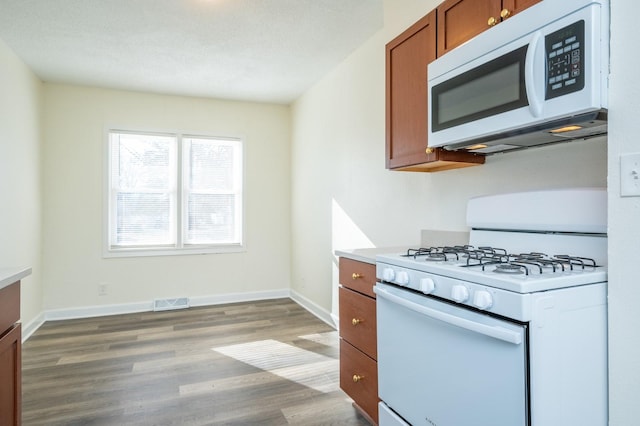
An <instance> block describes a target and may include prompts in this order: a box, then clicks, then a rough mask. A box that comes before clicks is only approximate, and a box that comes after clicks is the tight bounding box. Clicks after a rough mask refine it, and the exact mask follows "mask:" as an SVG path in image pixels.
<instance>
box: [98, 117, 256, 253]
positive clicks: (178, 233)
mask: <svg viewBox="0 0 640 426" xmlns="http://www.w3.org/2000/svg"><path fill="white" fill-rule="evenodd" d="M113 133H125V134H134V135H135V134H138V135H159V136H169V137H175V138H176V158H175V162H176V164H174V165H172V167H173V168H174V170H175V181H174V182H173V183H172V185H175V186H176V199H175V206H174V208H175V212H174V214H175V217H176V219H175V223H174V226H173V228H174V229H173V232H174V233H175V235H174V238H175V241H176V242H175V245H171V246H167V245H156V246H143V247H126V246H125V247H117V246H111V237H112V236H111V232H112V229H113V226H115V221H116V217H115V216H116V215H115V214H114V212H113V211H112V210H113V209H112V200H113V199H112V186H111V178H112V176H111V173H112V170H111V163H112V152H111V134H113ZM185 139H209V140H216V141H230V142H234V143H237V144H238V147H237V148H236V149H239V151H240V155H239V157H240V158H239V166H240V168H241V170H240V173H239V176H238V179H239V182H238V187H239V188H238V192H237V193H238V194H239V200H238V203H239V208H238V210H239V211H238V212H237V215H238V216H239V217H240V219H239V221H238V222H239V223H237V228H238V229H237V231H238V233H239V242H237V243H215V244H206V243H205V244H185V243H184V236H183V235H184V232H186V227H187V221H186V219H185V217H186V214H187V207H186V204H187V201H186V198H185V197H184V196H185V195H186V194H187V193H188V192H187V191H185V190H184V185H185V182H184V179H185V176H184V171H185V163H184V162H185V161H186V159H185V158H184V153H185V142H184V140H185ZM103 152H104V154H105V155H104V171H103V180H104V185H103V188H104V197H103V203H104V207H103V215H104V218H103V243H102V247H103V258H117V257H144V256H176V255H190V254H191V255H193V254H215V253H238V252H244V251H246V242H245V240H246V237H245V228H246V226H245V225H246V214H245V213H246V211H245V204H246V203H245V201H246V200H245V192H246V191H245V182H246V179H245V174H246V171H245V169H246V167H245V162H246V144H245V141H244V138H243V137H238V136H215V135H204V134H202V133H201V132H182V131H157V130H154V131H145V130H140V129H136V130H131V129H129V128H123V127H108V128H105V132H104V150H103Z"/></svg>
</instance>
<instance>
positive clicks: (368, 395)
mask: <svg viewBox="0 0 640 426" xmlns="http://www.w3.org/2000/svg"><path fill="white" fill-rule="evenodd" d="M340 387H341V388H342V390H343V391H345V392H346V393H347V395H349V396H350V397H351V399H353V402H355V403H356V405H358V407H360V408H361V409H362V410H363V411H364V412H365V413H367V415H368V416H369V417H371V418H372V419H373V420H374V421H375V423H376V424H377V423H378V364H377V363H376V362H375V361H374V360H372V359H371V358H369V357H368V356H366V355H365V354H363V353H362V352H360V351H359V350H357V349H356V348H354V347H353V346H351V345H350V344H349V343H347V342H345V341H344V339H340Z"/></svg>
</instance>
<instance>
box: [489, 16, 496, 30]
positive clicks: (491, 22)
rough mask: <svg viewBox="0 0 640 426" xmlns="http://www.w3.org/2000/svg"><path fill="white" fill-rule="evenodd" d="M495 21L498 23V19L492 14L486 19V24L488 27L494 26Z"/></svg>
mask: <svg viewBox="0 0 640 426" xmlns="http://www.w3.org/2000/svg"><path fill="white" fill-rule="evenodd" d="M497 23H498V20H497V19H496V18H494V17H493V16H492V17H491V18H489V20H488V21H487V25H488V26H490V27H494V26H495V25H496V24H497Z"/></svg>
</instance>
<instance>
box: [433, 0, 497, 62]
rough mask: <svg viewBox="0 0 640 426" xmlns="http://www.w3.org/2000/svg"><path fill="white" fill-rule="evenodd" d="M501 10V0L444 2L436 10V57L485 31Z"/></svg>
mask: <svg viewBox="0 0 640 426" xmlns="http://www.w3.org/2000/svg"><path fill="white" fill-rule="evenodd" d="M501 10H502V1H501V0H445V1H444V2H443V3H441V4H440V6H438V8H437V11H438V57H440V56H442V55H444V54H445V53H447V52H449V51H450V50H452V49H454V48H456V47H457V46H460V45H461V44H462V43H464V42H465V41H467V40H469V39H471V38H473V37H475V36H476V35H478V34H480V33H481V32H483V31H485V30H487V29H488V28H489V24H488V21H489V19H490V18H491V17H494V19H500V11H501Z"/></svg>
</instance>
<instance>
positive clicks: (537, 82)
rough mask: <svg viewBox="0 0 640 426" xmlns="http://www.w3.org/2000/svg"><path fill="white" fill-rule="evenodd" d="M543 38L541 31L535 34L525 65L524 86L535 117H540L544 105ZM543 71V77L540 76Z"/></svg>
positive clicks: (530, 43)
mask: <svg viewBox="0 0 640 426" xmlns="http://www.w3.org/2000/svg"><path fill="white" fill-rule="evenodd" d="M542 38H543V37H542V34H541V33H540V31H537V32H536V33H534V34H533V37H532V38H531V41H530V42H529V48H528V49H527V55H526V57H525V64H524V84H525V88H526V89H527V97H528V98H529V110H530V111H531V114H532V115H533V116H534V117H540V115H541V114H542V105H543V104H544V88H545V84H544V83H545V78H546V77H545V75H546V72H545V64H544V62H542V63H540V62H541V61H544V59H545V57H544V55H545V53H544V43H541V42H540V40H541V39H542ZM541 70H542V73H543V74H542V75H540V71H541Z"/></svg>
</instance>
